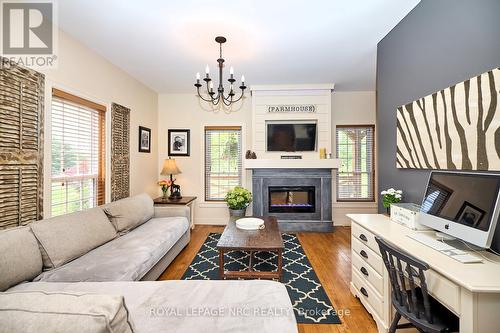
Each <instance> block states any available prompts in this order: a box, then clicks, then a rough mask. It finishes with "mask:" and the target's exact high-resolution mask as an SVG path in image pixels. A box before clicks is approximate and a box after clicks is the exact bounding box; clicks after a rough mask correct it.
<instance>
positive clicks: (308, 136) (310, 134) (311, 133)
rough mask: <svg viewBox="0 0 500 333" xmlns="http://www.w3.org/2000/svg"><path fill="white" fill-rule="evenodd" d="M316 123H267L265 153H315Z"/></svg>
mask: <svg viewBox="0 0 500 333" xmlns="http://www.w3.org/2000/svg"><path fill="white" fill-rule="evenodd" d="M315 150H316V123H271V122H270V123H267V151H287V152H297V151H315Z"/></svg>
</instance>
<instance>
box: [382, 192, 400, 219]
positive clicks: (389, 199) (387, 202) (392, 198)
mask: <svg viewBox="0 0 500 333" xmlns="http://www.w3.org/2000/svg"><path fill="white" fill-rule="evenodd" d="M380 194H381V195H382V205H383V206H384V207H385V209H386V210H387V214H388V215H389V216H390V215H391V204H394V203H398V202H401V198H402V197H403V191H401V190H395V189H393V188H392V187H391V188H390V189H387V190H384V191H382V192H380Z"/></svg>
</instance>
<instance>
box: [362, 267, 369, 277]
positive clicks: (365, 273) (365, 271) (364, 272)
mask: <svg viewBox="0 0 500 333" xmlns="http://www.w3.org/2000/svg"><path fill="white" fill-rule="evenodd" d="M360 271H361V273H363V275H364V276H368V271H367V270H366V268H364V267H361V269H360Z"/></svg>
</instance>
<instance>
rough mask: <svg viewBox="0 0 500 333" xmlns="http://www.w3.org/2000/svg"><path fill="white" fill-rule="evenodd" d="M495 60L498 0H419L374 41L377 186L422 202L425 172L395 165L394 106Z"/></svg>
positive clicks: (499, 41)
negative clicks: (400, 168)
mask: <svg viewBox="0 0 500 333" xmlns="http://www.w3.org/2000/svg"><path fill="white" fill-rule="evenodd" d="M499 66H500V1H499V0H475V1H470V0H422V1H421V2H420V3H419V4H418V5H417V6H416V7H415V8H414V9H413V10H412V11H411V12H410V13H409V14H408V15H407V16H406V17H405V18H404V19H403V20H402V21H401V22H400V23H399V24H398V25H397V26H396V27H395V28H394V29H393V30H392V31H391V32H390V33H389V34H388V35H387V36H386V37H385V38H384V39H383V40H382V41H381V42H380V43H379V44H378V48H377V126H378V128H377V140H378V141H377V146H378V150H377V157H378V184H379V190H381V189H385V188H388V187H395V188H400V189H402V190H403V191H404V192H405V201H408V202H416V203H420V200H421V198H422V196H423V191H424V190H425V185H426V182H427V178H428V175H429V171H423V170H399V169H397V168H396V107H398V106H400V105H402V104H405V103H408V102H410V101H414V100H416V99H418V98H421V97H424V96H426V95H429V94H431V93H433V92H435V91H438V90H441V89H443V88H446V87H449V86H451V85H453V84H456V83H458V82H461V81H464V80H466V79H468V78H470V77H472V76H475V75H477V74H481V73H483V72H486V71H487V70H490V69H492V68H495V67H499ZM379 192H380V191H379ZM379 209H380V211H382V207H379ZM498 229H500V228H498ZM497 234H500V232H498V230H497ZM495 247H496V248H497V249H498V248H500V237H497V238H496V246H495Z"/></svg>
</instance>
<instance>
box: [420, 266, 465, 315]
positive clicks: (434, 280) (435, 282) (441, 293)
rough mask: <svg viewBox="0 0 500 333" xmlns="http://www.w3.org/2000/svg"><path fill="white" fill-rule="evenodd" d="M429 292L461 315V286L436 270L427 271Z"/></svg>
mask: <svg viewBox="0 0 500 333" xmlns="http://www.w3.org/2000/svg"><path fill="white" fill-rule="evenodd" d="M425 279H426V280H427V289H428V290H429V294H431V295H432V296H433V297H434V298H436V299H437V300H439V302H440V303H442V304H443V305H445V306H446V307H447V308H448V309H450V310H451V311H453V312H455V314H456V315H460V287H459V286H457V285H456V284H455V283H453V282H452V281H450V280H448V279H447V278H445V277H444V276H442V275H441V274H439V273H436V272H435V271H432V270H428V271H426V272H425Z"/></svg>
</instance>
